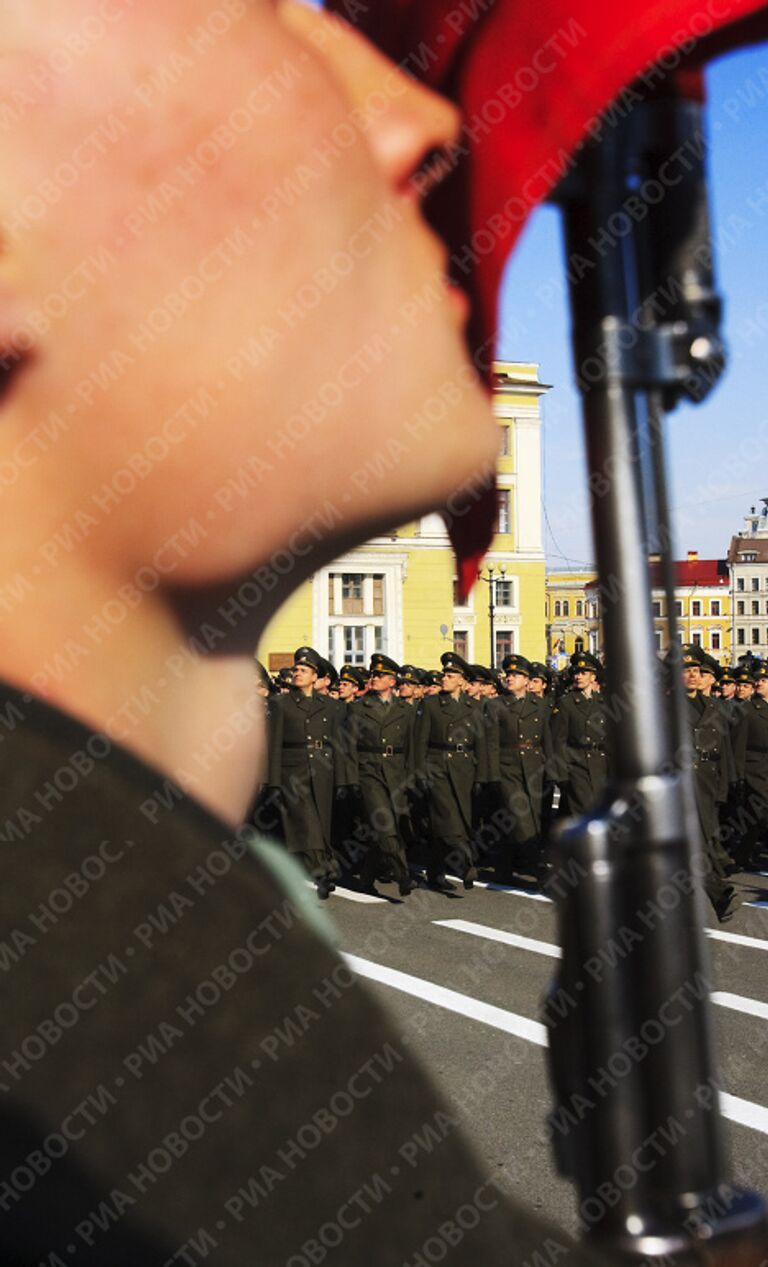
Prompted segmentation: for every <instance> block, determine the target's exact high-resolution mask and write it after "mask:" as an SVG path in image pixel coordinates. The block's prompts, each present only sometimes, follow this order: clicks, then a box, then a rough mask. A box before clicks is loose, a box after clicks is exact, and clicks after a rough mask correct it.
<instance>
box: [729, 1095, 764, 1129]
mask: <svg viewBox="0 0 768 1267" xmlns="http://www.w3.org/2000/svg"><path fill="white" fill-rule="evenodd" d="M720 1112H721V1113H722V1115H723V1117H728V1118H730V1119H731V1121H732V1122H738V1123H739V1125H740V1126H749V1127H751V1128H752V1130H753V1131H762V1132H763V1134H764V1135H768V1109H767V1108H765V1106H764V1105H762V1104H754V1103H753V1101H752V1100H742V1098H741V1096H739V1095H729V1094H728V1092H727V1091H721V1092H720Z"/></svg>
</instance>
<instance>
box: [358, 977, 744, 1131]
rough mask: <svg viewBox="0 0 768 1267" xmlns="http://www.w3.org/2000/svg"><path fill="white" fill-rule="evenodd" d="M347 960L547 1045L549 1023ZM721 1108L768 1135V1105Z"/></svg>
mask: <svg viewBox="0 0 768 1267" xmlns="http://www.w3.org/2000/svg"><path fill="white" fill-rule="evenodd" d="M343 958H344V960H345V961H346V963H348V964H349V966H350V968H351V969H352V970H353V972H356V973H357V975H358V976H359V977H366V978H367V979H368V980H369V981H378V982H379V983H380V984H381V985H388V986H391V987H392V989H394V990H400V991H401V993H403V994H410V995H411V996H412V997H413V998H416V999H423V1000H424V1001H425V1002H426V1003H434V1004H435V1005H436V1006H437V1007H443V1008H446V1009H447V1011H449V1012H456V1013H458V1014H459V1016H467V1017H469V1018H470V1020H474V1021H480V1022H481V1023H482V1024H483V1025H490V1026H491V1027H492V1028H493V1029H500V1030H503V1031H504V1032H505V1033H506V1034H514V1035H515V1037H516V1038H522V1039H524V1040H525V1041H526V1042H529V1043H535V1044H536V1046H537V1047H546V1046H547V1030H546V1026H544V1025H541V1024H539V1022H538V1021H531V1020H529V1019H528V1017H527V1016H520V1015H519V1014H518V1013H517V1012H508V1011H506V1009H505V1008H503V1007H494V1006H493V1005H492V1004H491V1003H481V1002H480V1000H479V999H473V998H472V997H471V996H470V995H468V994H459V992H458V991H457V990H448V989H446V987H445V986H442V985H436V984H435V982H434V981H426V980H425V979H424V978H423V977H413V976H411V974H410V973H409V972H400V971H399V970H398V969H397V968H387V967H385V965H384V964H381V963H374V962H373V961H372V960H371V959H361V958H360V957H359V956H358V955H348V954H345V955H343ZM720 1111H721V1113H722V1114H723V1116H724V1117H727V1118H730V1120H731V1121H732V1122H738V1123H739V1125H741V1126H748V1127H750V1128H751V1129H752V1130H755V1131H762V1133H763V1134H764V1135H768V1108H766V1107H765V1105H762V1104H755V1103H754V1101H752V1100H745V1099H743V1098H742V1096H739V1095H731V1094H730V1093H729V1092H726V1091H721V1093H720Z"/></svg>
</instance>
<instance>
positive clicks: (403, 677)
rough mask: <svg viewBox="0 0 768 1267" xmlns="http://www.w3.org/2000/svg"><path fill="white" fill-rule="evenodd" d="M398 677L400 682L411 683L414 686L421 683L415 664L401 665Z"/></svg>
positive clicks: (419, 672)
mask: <svg viewBox="0 0 768 1267" xmlns="http://www.w3.org/2000/svg"><path fill="white" fill-rule="evenodd" d="M398 677H399V679H400V681H401V682H412V683H413V684H414V686H418V685H419V684H420V683H421V669H417V668H416V665H415V664H401V666H400V671H399V673H398Z"/></svg>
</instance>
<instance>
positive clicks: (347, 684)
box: [339, 664, 367, 704]
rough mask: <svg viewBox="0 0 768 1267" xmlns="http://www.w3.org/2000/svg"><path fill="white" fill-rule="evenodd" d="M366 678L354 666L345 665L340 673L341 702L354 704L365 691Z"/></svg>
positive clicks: (361, 671) (360, 670)
mask: <svg viewBox="0 0 768 1267" xmlns="http://www.w3.org/2000/svg"><path fill="white" fill-rule="evenodd" d="M366 680H367V679H366V676H365V674H364V673H363V670H362V669H358V668H357V667H356V665H354V664H345V665H344V666H343V668H342V669H341V671H340V673H339V700H340V701H341V703H342V704H352V703H353V702H354V701H355V700H356V699H359V698H360V696H361V695H362V694H363V692H364V690H365V683H366Z"/></svg>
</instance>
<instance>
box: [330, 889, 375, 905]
mask: <svg viewBox="0 0 768 1267" xmlns="http://www.w3.org/2000/svg"><path fill="white" fill-rule="evenodd" d="M331 897H343V898H344V899H345V900H346V901H347V902H383V903H384V905H385V906H388V905H389V903H388V902H387V899H386V898H385V897H375V896H374V894H373V893H356V892H355V890H354V889H344V888H342V886H341V885H340V884H337V885H336V888H335V889H334V890H333V893H332V894H331Z"/></svg>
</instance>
